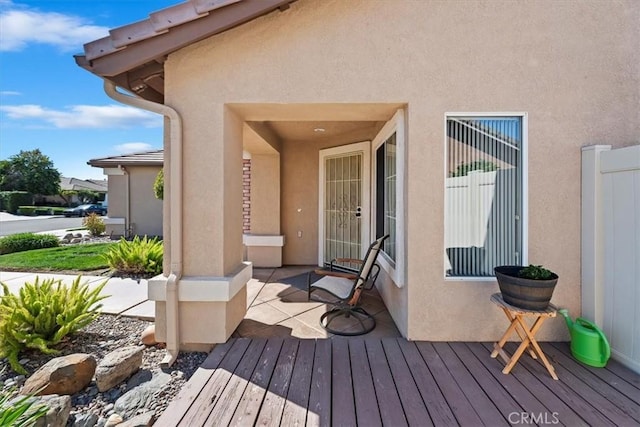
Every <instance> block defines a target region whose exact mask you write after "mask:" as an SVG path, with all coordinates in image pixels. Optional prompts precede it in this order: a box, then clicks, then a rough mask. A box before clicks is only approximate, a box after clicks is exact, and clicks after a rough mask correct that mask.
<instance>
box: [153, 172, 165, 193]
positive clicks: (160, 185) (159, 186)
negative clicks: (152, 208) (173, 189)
mask: <svg viewBox="0 0 640 427" xmlns="http://www.w3.org/2000/svg"><path fill="white" fill-rule="evenodd" d="M153 194H155V195H156V199H160V200H162V199H163V198H164V170H163V169H160V172H158V175H156V181H155V182H154V183H153Z"/></svg>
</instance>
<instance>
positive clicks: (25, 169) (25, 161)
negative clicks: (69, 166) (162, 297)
mask: <svg viewBox="0 0 640 427" xmlns="http://www.w3.org/2000/svg"><path fill="white" fill-rule="evenodd" d="M5 162H6V163H4V162H3V163H2V164H0V189H1V190H5V191H27V192H29V193H31V194H42V195H54V194H58V193H59V191H60V172H58V170H57V169H56V168H55V167H54V166H53V162H52V161H51V159H49V157H48V156H46V155H44V154H42V153H41V152H40V150H39V149H35V150H31V151H20V153H18V154H16V155H14V156H11V157H9V160H8V161H5Z"/></svg>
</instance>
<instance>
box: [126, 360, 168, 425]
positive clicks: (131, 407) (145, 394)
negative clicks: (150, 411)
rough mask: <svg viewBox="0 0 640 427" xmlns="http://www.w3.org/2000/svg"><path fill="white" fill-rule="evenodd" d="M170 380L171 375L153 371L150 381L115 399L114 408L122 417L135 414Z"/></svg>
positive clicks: (147, 405)
mask: <svg viewBox="0 0 640 427" xmlns="http://www.w3.org/2000/svg"><path fill="white" fill-rule="evenodd" d="M170 381H171V375H169V374H166V373H164V372H161V371H159V372H154V374H153V377H152V378H151V380H150V381H147V382H145V383H142V384H140V385H139V386H136V387H134V388H132V389H131V390H129V391H128V392H126V393H125V394H123V395H122V396H121V397H120V398H119V399H118V400H116V405H115V408H114V409H115V410H116V412H117V413H119V414H121V415H122V416H123V417H124V418H131V417H133V416H135V415H136V414H137V412H138V410H141V409H144V408H149V406H150V405H151V403H152V402H153V396H154V394H155V393H157V392H159V391H160V390H162V388H163V387H164V386H165V385H167V384H168V383H169V382H170Z"/></svg>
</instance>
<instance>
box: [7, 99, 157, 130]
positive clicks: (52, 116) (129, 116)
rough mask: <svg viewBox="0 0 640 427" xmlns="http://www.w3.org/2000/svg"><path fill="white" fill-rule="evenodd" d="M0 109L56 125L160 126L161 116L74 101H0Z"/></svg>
mask: <svg viewBox="0 0 640 427" xmlns="http://www.w3.org/2000/svg"><path fill="white" fill-rule="evenodd" d="M0 111H4V112H5V113H6V114H7V116H8V117H9V118H11V119H15V120H28V119H31V120H40V121H43V122H45V123H48V124H50V125H53V126H55V127H56V128H60V129H80V128H85V129H108V128H133V127H141V126H142V127H147V128H152V127H161V126H162V116H160V115H157V114H154V113H150V112H148V111H144V110H140V109H138V108H134V107H128V106H121V105H104V106H97V105H74V106H72V107H69V108H68V109H67V110H66V111H62V110H53V109H48V108H44V107H42V106H40V105H33V104H25V105H2V106H0Z"/></svg>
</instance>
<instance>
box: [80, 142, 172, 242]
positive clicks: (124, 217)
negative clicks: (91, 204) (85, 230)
mask: <svg viewBox="0 0 640 427" xmlns="http://www.w3.org/2000/svg"><path fill="white" fill-rule="evenodd" d="M87 164H89V165H90V166H93V167H97V168H102V171H103V173H104V174H105V175H107V182H108V187H109V208H108V214H109V218H105V219H104V222H105V225H106V227H107V229H106V233H107V234H109V235H111V236H112V237H122V236H126V237H131V236H134V235H138V236H149V237H152V236H154V237H155V236H162V235H163V230H162V200H158V199H157V198H156V197H155V195H154V192H153V184H154V182H155V179H156V176H157V175H158V172H160V170H161V169H162V164H163V153H162V150H154V151H145V152H141V153H131V154H126V155H122V156H111V157H101V158H96V159H91V160H89V161H88V162H87Z"/></svg>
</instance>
